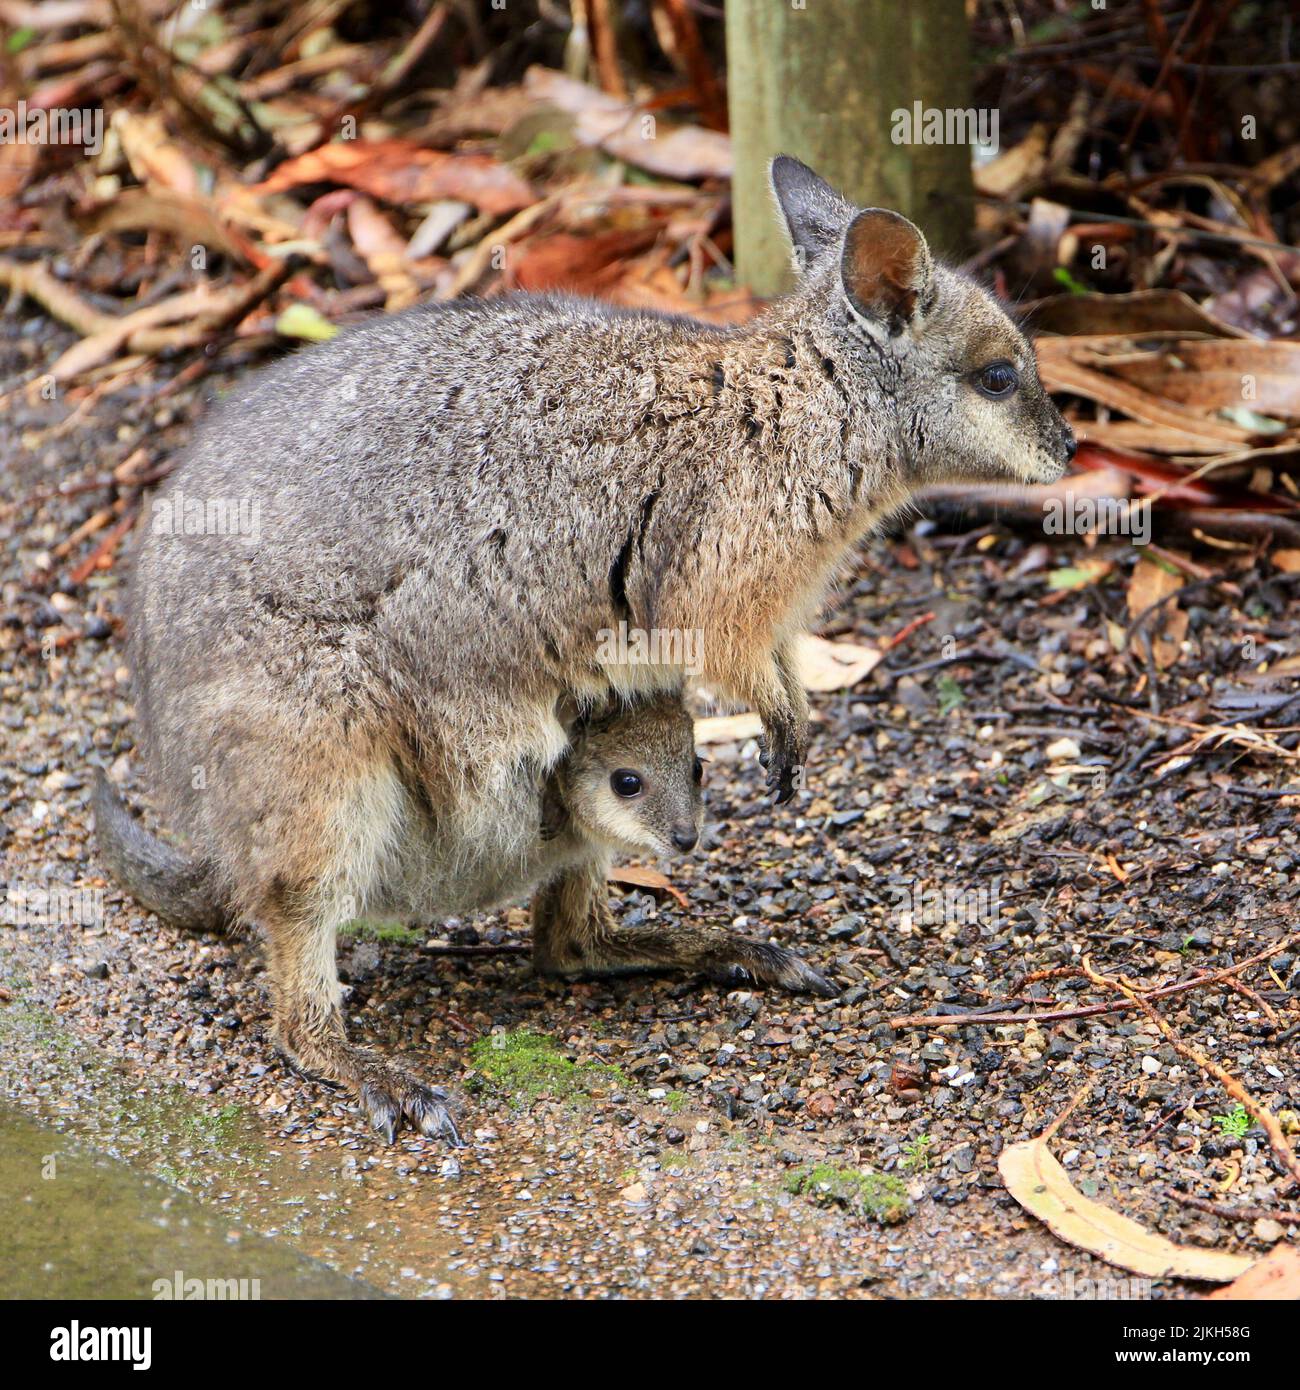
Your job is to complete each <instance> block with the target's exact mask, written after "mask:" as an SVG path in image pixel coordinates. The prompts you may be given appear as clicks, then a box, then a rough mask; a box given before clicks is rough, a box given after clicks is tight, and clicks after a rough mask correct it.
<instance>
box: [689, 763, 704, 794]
mask: <svg viewBox="0 0 1300 1390" xmlns="http://www.w3.org/2000/svg"><path fill="white" fill-rule="evenodd" d="M691 775H692V776H693V777H694V778H695V785H696V786H697V787H698V786H699V785H700V783H701V782H703V781H704V760H703V758H696V759H695V768H694V771H693V772H692V774H691Z"/></svg>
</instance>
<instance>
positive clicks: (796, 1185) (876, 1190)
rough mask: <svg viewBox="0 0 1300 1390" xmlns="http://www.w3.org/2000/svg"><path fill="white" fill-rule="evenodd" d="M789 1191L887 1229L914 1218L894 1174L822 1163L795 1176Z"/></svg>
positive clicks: (789, 1181)
mask: <svg viewBox="0 0 1300 1390" xmlns="http://www.w3.org/2000/svg"><path fill="white" fill-rule="evenodd" d="M785 1188H786V1191H787V1192H793V1193H795V1194H796V1195H797V1196H802V1197H808V1198H810V1199H811V1200H812V1201H814V1202H815V1203H816V1204H817V1205H818V1206H819V1207H843V1208H844V1209H845V1210H846V1211H850V1212H852V1213H853V1214H854V1215H855V1216H868V1217H870V1218H871V1219H872V1220H873V1221H879V1222H880V1223H881V1224H882V1225H884V1226H892V1225H895V1224H896V1223H897V1222H899V1221H905V1220H906V1219H907V1217H908V1216H909V1215H911V1206H910V1203H909V1201H908V1197H907V1186H906V1184H905V1183H904V1182H903V1180H902V1178H900V1177H897V1176H896V1175H894V1174H892V1173H889V1174H886V1173H864V1172H862V1171H861V1170H860V1169H858V1168H836V1167H834V1166H833V1165H832V1164H829V1163H818V1164H817V1165H816V1166H815V1167H812V1168H805V1169H803V1170H802V1171H801V1172H798V1173H792V1174H791V1175H790V1176H789V1177H788V1178H787V1179H786V1181H785Z"/></svg>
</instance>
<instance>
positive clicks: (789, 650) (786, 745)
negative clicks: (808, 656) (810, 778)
mask: <svg viewBox="0 0 1300 1390" xmlns="http://www.w3.org/2000/svg"><path fill="white" fill-rule="evenodd" d="M754 704H755V706H756V708H757V710H758V714H759V717H760V718H761V719H762V721H763V752H762V753H761V755H760V761H761V762H762V764H763V766H764V767H765V768H766V769H767V789H768V791H770V792H774V793H775V795H776V804H777V805H778V806H780V805H781V804H782V803H783V802H786V801H789V800H790V799H791V798H792V797H793V796H794V794H795V792H796V791H797V790H799V789H800V788H802V787H803V785H804V780H803V779H804V761H805V758H806V757H807V748H808V697H807V696H806V695H805V694H804V689H803V683H802V682H801V681H800V679H799V673H798V669H797V666H796V662H795V654H794V644H793V643H792V642H782V643H780V644H779V645H778V646H777V648H776V650H775V651H774V652H773V654H772V666H771V668H770V669H769V671H768V672H767V673H765V678H764V679H763V680H762V681H761V682H760V684H759V685H758V688H757V689H756V690H755V691H754Z"/></svg>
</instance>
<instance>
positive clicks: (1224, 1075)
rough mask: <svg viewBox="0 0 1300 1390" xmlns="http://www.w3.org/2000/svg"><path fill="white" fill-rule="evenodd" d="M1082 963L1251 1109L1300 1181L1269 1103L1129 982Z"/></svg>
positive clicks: (1298, 1166)
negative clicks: (1186, 1038) (1200, 1048)
mask: <svg viewBox="0 0 1300 1390" xmlns="http://www.w3.org/2000/svg"><path fill="white" fill-rule="evenodd" d="M1081 963H1082V965H1083V968H1084V970H1085V971H1086V972H1087V975H1088V978H1089V979H1090V980H1091V981H1092V982H1093V984H1095V985H1100V986H1101V987H1102V988H1104V989H1113V990H1115V991H1116V992H1117V993H1119V994H1122V995H1123V996H1124V998H1125V999H1127V1000H1129V1001H1130V1003H1132V1004H1134V1005H1136V1006H1137V1007H1138V1008H1139V1009H1141V1010H1142V1012H1143V1013H1144V1014H1146V1016H1147V1017H1148V1018H1149V1019H1150V1020H1151V1022H1152V1023H1154V1024H1155V1025H1156V1027H1157V1028H1158V1029H1159V1030H1160V1032H1161V1034H1162V1035H1163V1036H1164V1038H1165V1041H1166V1042H1168V1044H1169V1045H1170V1047H1172V1048H1173V1049H1174V1051H1175V1052H1177V1053H1178V1055H1179V1056H1180V1057H1184V1058H1186V1059H1187V1061H1189V1062H1191V1063H1192V1064H1193V1065H1194V1066H1197V1067H1199V1068H1200V1069H1201V1071H1203V1072H1204V1073H1205V1074H1206V1075H1207V1076H1212V1077H1213V1078H1214V1079H1215V1080H1216V1081H1217V1082H1218V1083H1219V1085H1220V1086H1222V1087H1223V1089H1224V1090H1225V1091H1227V1093H1228V1094H1229V1095H1230V1096H1231V1097H1232V1098H1233V1100H1235V1101H1236V1102H1237V1103H1238V1104H1239V1105H1241V1106H1242V1107H1243V1108H1244V1109H1246V1110H1247V1111H1249V1112H1250V1116H1251V1118H1252V1119H1253V1120H1254V1121H1255V1123H1256V1124H1257V1125H1259V1126H1260V1128H1261V1129H1262V1130H1263V1131H1264V1133H1265V1134H1267V1135H1268V1142H1269V1144H1270V1146H1271V1147H1272V1149H1273V1152H1274V1153H1275V1154H1276V1155H1277V1158H1278V1161H1279V1162H1280V1163H1281V1165H1282V1167H1283V1168H1284V1169H1285V1171H1286V1172H1288V1173H1289V1174H1290V1175H1291V1177H1292V1179H1293V1180H1294V1181H1295V1182H1297V1183H1300V1158H1297V1157H1296V1153H1295V1150H1294V1149H1293V1148H1292V1147H1291V1144H1290V1143H1289V1141H1288V1140H1287V1137H1286V1135H1285V1134H1283V1132H1282V1126H1281V1125H1280V1124H1279V1123H1278V1119H1277V1116H1276V1115H1274V1114H1273V1112H1272V1111H1271V1110H1270V1109H1269V1108H1268V1107H1267V1106H1265V1105H1262V1104H1261V1103H1260V1102H1259V1101H1257V1100H1256V1099H1255V1097H1254V1096H1252V1095H1251V1093H1250V1092H1249V1091H1248V1090H1247V1089H1246V1088H1245V1087H1244V1086H1243V1085H1242V1084H1241V1082H1240V1081H1238V1080H1237V1078H1236V1077H1235V1076H1233V1074H1232V1073H1231V1072H1230V1071H1229V1070H1228V1069H1227V1068H1226V1067H1223V1066H1220V1065H1219V1063H1218V1062H1216V1061H1214V1060H1213V1058H1210V1057H1206V1056H1205V1055H1204V1054H1203V1053H1200V1052H1198V1051H1197V1050H1196V1049H1195V1048H1194V1047H1193V1046H1192V1045H1191V1044H1190V1043H1186V1042H1184V1041H1183V1040H1182V1038H1180V1037H1179V1036H1178V1034H1177V1033H1176V1032H1175V1031H1174V1029H1173V1027H1172V1026H1171V1025H1170V1024H1169V1022H1168V1021H1167V1020H1166V1019H1165V1018H1164V1017H1162V1015H1161V1014H1160V1013H1159V1012H1158V1011H1157V1010H1156V1009H1154V1008H1153V1007H1152V1006H1151V1004H1150V1003H1149V1002H1148V1000H1147V999H1146V998H1144V997H1143V996H1142V995H1140V994H1139V993H1138V992H1137V991H1136V990H1135V989H1133V988H1132V986H1131V985H1129V983H1128V982H1127V981H1125V980H1117V979H1112V978H1111V977H1110V976H1108V975H1099V974H1098V973H1097V972H1096V971H1095V970H1094V969H1093V968H1092V963H1091V961H1089V959H1088V957H1087V956H1084V958H1083V960H1082V962H1081Z"/></svg>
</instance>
